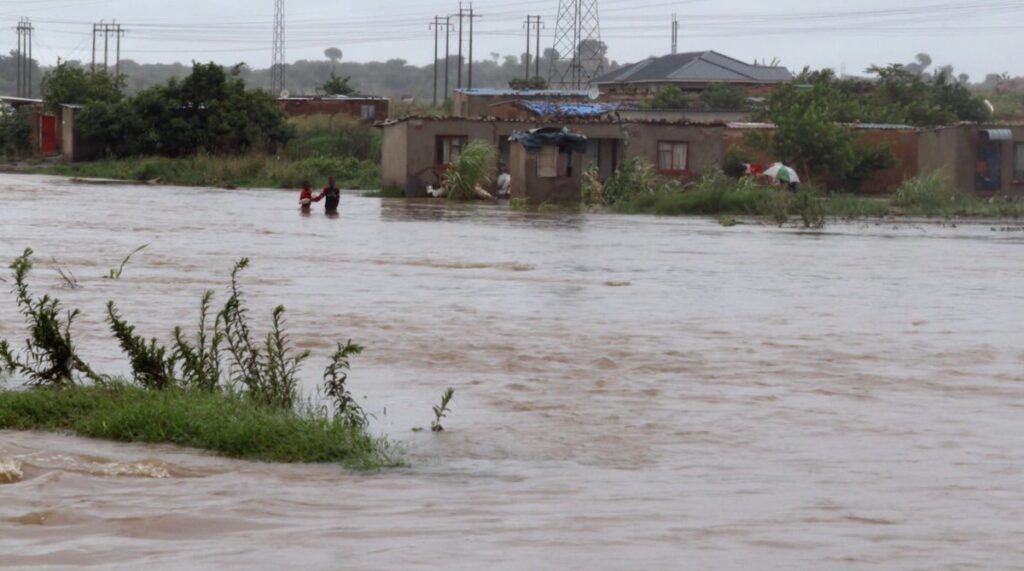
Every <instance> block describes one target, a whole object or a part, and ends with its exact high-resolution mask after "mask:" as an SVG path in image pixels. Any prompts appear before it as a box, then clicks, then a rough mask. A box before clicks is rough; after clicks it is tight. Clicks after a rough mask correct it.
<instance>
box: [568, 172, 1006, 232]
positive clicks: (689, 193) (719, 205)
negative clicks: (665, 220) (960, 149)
mask: <svg viewBox="0 0 1024 571" xmlns="http://www.w3.org/2000/svg"><path fill="white" fill-rule="evenodd" d="M583 204H584V206H585V207H589V208H594V207H599V208H600V207H604V208H608V209H610V210H612V211H614V212H619V213H624V214H654V215H658V216H680V215H707V216H719V217H722V216H726V217H729V218H728V219H729V221H730V224H729V225H735V224H736V219H735V217H736V216H750V217H755V218H760V219H763V220H768V221H771V222H773V223H776V224H780V225H782V224H786V223H787V222H789V221H790V220H793V219H796V220H799V221H800V223H801V224H802V225H803V226H804V227H808V228H820V227H822V226H824V224H825V223H826V220H827V219H828V218H838V219H846V220H853V219H861V218H883V217H888V216H920V217H940V218H953V217H992V218H1024V201H1021V200H1014V199H1011V198H992V199H989V200H984V199H980V198H977V197H975V196H973V195H969V194H965V193H961V192H957V191H956V190H955V189H954V188H953V186H952V184H951V183H950V182H949V179H948V177H947V176H946V175H945V174H944V173H942V172H941V171H940V172H935V173H931V174H929V175H926V176H922V177H918V178H914V179H909V180H907V181H906V182H904V183H903V184H902V185H901V186H900V187H899V188H898V189H897V190H896V192H895V194H894V196H893V197H892V198H891V199H889V198H887V197H878V198H873V197H865V196H859V195H855V194H850V193H836V192H826V191H822V190H819V189H816V188H814V187H812V186H803V187H801V188H800V189H799V190H798V191H796V192H793V191H789V190H786V189H784V188H782V187H777V186H768V185H765V184H762V183H760V182H758V181H756V180H755V179H752V178H749V177H741V178H733V177H730V176H727V175H725V174H724V173H722V172H719V171H713V172H711V173H709V174H707V175H705V176H704V177H702V178H700V179H698V180H696V181H694V182H690V183H685V184H684V183H683V182H682V181H681V180H679V179H676V178H669V177H664V176H661V175H659V174H658V173H657V171H656V170H655V169H654V167H653V166H651V165H650V164H649V163H647V162H645V161H643V160H642V159H633V160H630V161H626V162H625V163H623V164H622V166H621V168H620V169H619V170H618V171H617V172H616V173H615V174H614V175H612V176H611V177H610V178H609V179H608V180H606V181H605V182H604V183H601V182H600V181H598V180H597V178H596V177H595V176H591V175H585V176H584V179H583Z"/></svg>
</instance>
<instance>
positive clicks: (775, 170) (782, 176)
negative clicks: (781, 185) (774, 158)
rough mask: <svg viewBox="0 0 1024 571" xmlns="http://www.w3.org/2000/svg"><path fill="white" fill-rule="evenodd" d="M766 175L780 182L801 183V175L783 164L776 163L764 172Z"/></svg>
mask: <svg viewBox="0 0 1024 571" xmlns="http://www.w3.org/2000/svg"><path fill="white" fill-rule="evenodd" d="M764 175H765V176H769V177H771V178H774V179H775V180H777V181H779V182H786V183H794V182H795V183H797V184H799V183H800V175H798V174H796V171H795V170H793V169H791V168H789V167H787V166H786V165H784V164H782V163H775V164H774V165H772V167H771V168H770V169H768V170H766V171H764Z"/></svg>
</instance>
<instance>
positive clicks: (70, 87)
mask: <svg viewBox="0 0 1024 571" xmlns="http://www.w3.org/2000/svg"><path fill="white" fill-rule="evenodd" d="M42 95H43V100H44V101H46V106H47V108H48V109H49V110H50V111H57V110H59V109H60V107H61V105H66V104H76V105H85V104H88V103H94V102H105V103H116V102H117V101H120V100H121V99H122V98H123V97H124V78H123V77H117V76H113V75H109V74H106V73H103V72H98V71H97V72H93V71H87V70H85V69H83V68H82V67H79V66H77V65H73V64H72V63H69V62H61V63H58V64H57V66H56V67H54V68H53V69H51V70H50V71H48V72H46V74H45V75H44V76H43V81H42Z"/></svg>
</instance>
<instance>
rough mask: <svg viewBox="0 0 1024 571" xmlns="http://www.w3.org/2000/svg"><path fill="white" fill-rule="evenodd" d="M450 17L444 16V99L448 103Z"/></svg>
mask: <svg viewBox="0 0 1024 571" xmlns="http://www.w3.org/2000/svg"><path fill="white" fill-rule="evenodd" d="M451 45H452V17H451V16H445V17H444V101H445V103H446V104H447V103H448V80H449V79H450V78H451V76H452V74H451V72H450V71H448V64H450V63H451V61H452V55H451V53H452V50H451Z"/></svg>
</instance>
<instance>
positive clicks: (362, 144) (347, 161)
mask: <svg viewBox="0 0 1024 571" xmlns="http://www.w3.org/2000/svg"><path fill="white" fill-rule="evenodd" d="M289 125H290V126H291V129H292V132H293V134H294V136H293V137H292V138H291V140H289V142H288V144H287V145H286V146H284V148H282V149H280V150H279V152H278V153H276V154H269V153H262V152H253V153H251V154H248V155H243V156H217V155H205V154H197V155H193V156H188V157H182V158H169V157H127V158H115V159H109V160H100V161H93V162H83V163H74V164H58V165H53V166H48V167H40V168H36V169H32V170H33V171H34V172H38V173H40V174H53V175H59V176H72V177H83V178H112V179H121V180H137V181H151V180H157V179H158V180H159V181H160V182H161V183H163V184H171V185H179V186H216V187H234V188H290V189H295V188H299V187H301V185H302V183H304V182H309V183H311V184H312V185H313V186H314V187H322V186H325V185H326V183H327V177H330V176H333V177H335V179H337V182H338V185H339V186H341V187H342V188H350V189H359V190H373V189H378V188H380V187H381V175H380V166H379V165H380V153H381V135H380V132H379V131H378V130H377V129H376V128H374V127H373V125H370V124H368V123H366V122H363V121H359V120H358V119H354V118H352V117H348V116H342V115H338V116H334V117H330V116H326V115H315V116H311V117H297V118H294V119H291V120H290V121H289Z"/></svg>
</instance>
